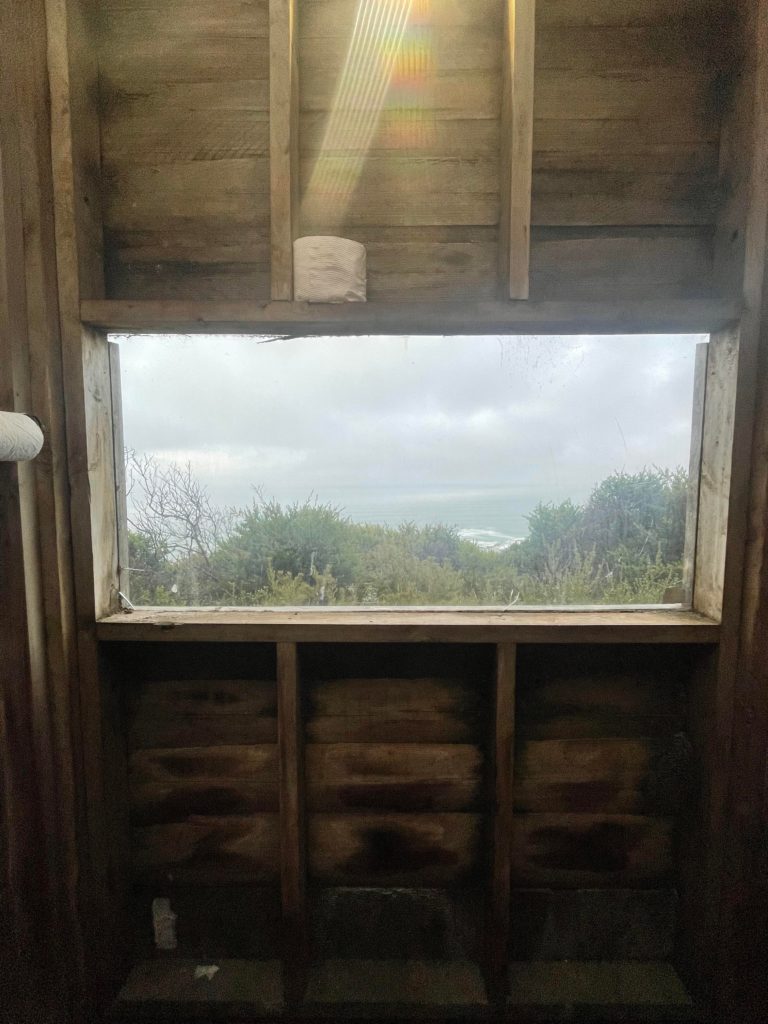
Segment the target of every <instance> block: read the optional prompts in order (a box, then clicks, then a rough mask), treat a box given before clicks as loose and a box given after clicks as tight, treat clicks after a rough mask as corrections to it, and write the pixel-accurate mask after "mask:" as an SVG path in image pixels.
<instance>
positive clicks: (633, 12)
mask: <svg viewBox="0 0 768 1024" xmlns="http://www.w3.org/2000/svg"><path fill="white" fill-rule="evenodd" d="M540 7H541V12H540V18H541V23H542V24H543V25H567V26H578V25H610V26H619V27H624V26H631V25H663V24H667V23H669V22H672V23H675V22H677V21H678V20H686V21H688V20H698V19H707V18H711V17H713V16H714V17H716V16H717V15H718V14H719V12H720V11H721V9H722V0H675V3H674V5H672V6H670V4H669V3H668V0H622V2H621V4H616V3H614V2H613V0H581V2H580V3H574V0H546V2H542V3H541V4H540Z"/></svg>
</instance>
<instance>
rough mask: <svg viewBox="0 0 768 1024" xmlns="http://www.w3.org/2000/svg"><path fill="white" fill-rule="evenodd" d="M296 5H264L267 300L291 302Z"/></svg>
mask: <svg viewBox="0 0 768 1024" xmlns="http://www.w3.org/2000/svg"><path fill="white" fill-rule="evenodd" d="M297 17H298V12H297V2H296V0H269V161H270V192H271V204H270V206H271V236H272V245H271V253H272V286H271V294H272V298H273V299H283V300H286V301H289V302H290V300H291V299H292V298H293V240H294V239H295V237H296V232H297V218H298V191H299V72H298V58H297V53H296V49H297V41H296V33H297Z"/></svg>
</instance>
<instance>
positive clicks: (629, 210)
mask: <svg viewBox="0 0 768 1024" xmlns="http://www.w3.org/2000/svg"><path fill="white" fill-rule="evenodd" d="M717 202H718V193H717V185H716V181H715V178H714V177H713V176H712V177H710V178H709V180H706V179H705V178H704V177H703V176H692V175H690V174H645V173H642V172H638V171H632V172H627V173H620V172H615V173H612V174H606V173H592V172H586V171H585V172H581V171H571V170H567V171H539V172H538V173H537V174H536V176H535V178H534V181H533V209H532V213H531V223H532V224H536V225H555V226H566V225H574V226H575V225H583V226H586V227H590V226H592V227H594V226H596V225H601V224H605V225H614V224H659V225H673V224H680V225H689V224H702V225H704V224H713V223H714V220H715V214H716V210H717Z"/></svg>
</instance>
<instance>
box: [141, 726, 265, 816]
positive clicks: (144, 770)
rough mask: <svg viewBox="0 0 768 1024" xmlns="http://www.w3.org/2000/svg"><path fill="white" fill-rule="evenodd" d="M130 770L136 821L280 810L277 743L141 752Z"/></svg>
mask: <svg viewBox="0 0 768 1024" xmlns="http://www.w3.org/2000/svg"><path fill="white" fill-rule="evenodd" d="M128 771H129V785H130V801H131V818H132V821H133V823H134V824H135V825H155V824H164V823H166V822H173V821H183V820H185V818H187V817H189V816H190V815H192V816H198V815H211V816H213V817H227V816H229V815H234V814H243V815H245V814H252V813H258V812H260V811H275V812H276V811H277V810H278V809H279V795H278V757H277V746H276V744H272V743H270V744H258V745H255V746H247V747H238V746H228V747H189V748H186V749H176V748H171V749H155V750H138V751H134V752H133V753H132V754H131V757H130V760H129V764H128Z"/></svg>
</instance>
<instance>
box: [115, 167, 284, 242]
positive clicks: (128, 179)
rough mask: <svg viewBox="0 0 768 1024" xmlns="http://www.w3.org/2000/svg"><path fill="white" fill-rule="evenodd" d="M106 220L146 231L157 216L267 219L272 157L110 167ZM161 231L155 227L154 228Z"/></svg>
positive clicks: (167, 218) (247, 221) (251, 221)
mask: <svg viewBox="0 0 768 1024" xmlns="http://www.w3.org/2000/svg"><path fill="white" fill-rule="evenodd" d="M108 171H109V175H108V177H107V189H106V195H105V204H104V223H105V224H106V226H107V227H109V228H114V227H117V228H119V229H120V230H123V231H125V230H130V229H139V230H141V229H146V228H147V227H148V226H150V225H152V224H153V222H154V221H155V219H156V218H161V219H163V220H165V221H167V222H169V223H171V224H172V223H173V222H174V220H176V219H181V220H182V221H185V220H190V221H196V220H201V219H203V218H210V219H211V220H212V221H215V222H216V223H218V224H240V225H243V226H248V225H254V226H256V225H261V224H264V223H266V209H267V205H266V197H267V194H268V192H269V160H268V159H267V158H266V157H253V158H249V159H241V160H190V161H186V162H181V161H179V162H177V163H158V164H136V165H133V164H128V165H126V166H120V167H116V168H115V167H113V168H109V169H108ZM155 230H157V227H155Z"/></svg>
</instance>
